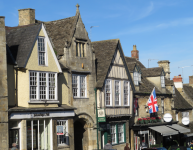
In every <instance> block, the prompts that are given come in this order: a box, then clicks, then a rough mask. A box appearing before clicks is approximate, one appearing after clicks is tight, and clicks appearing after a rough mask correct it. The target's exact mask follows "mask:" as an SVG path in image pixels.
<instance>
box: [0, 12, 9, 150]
mask: <svg viewBox="0 0 193 150" xmlns="http://www.w3.org/2000/svg"><path fill="white" fill-rule="evenodd" d="M0 68H1V71H0V149H1V150H7V149H8V147H9V146H8V143H9V141H8V133H9V132H8V92H7V60H6V38H5V21H4V17H2V16H0Z"/></svg>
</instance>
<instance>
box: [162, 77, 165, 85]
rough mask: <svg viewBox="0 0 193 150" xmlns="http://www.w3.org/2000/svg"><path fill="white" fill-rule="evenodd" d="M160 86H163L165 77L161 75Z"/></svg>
mask: <svg viewBox="0 0 193 150" xmlns="http://www.w3.org/2000/svg"><path fill="white" fill-rule="evenodd" d="M161 87H165V77H164V76H163V75H162V76H161Z"/></svg>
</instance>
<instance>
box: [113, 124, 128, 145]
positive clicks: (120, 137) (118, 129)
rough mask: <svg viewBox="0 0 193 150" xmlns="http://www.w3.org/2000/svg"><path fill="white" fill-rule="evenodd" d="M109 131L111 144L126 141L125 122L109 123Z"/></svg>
mask: <svg viewBox="0 0 193 150" xmlns="http://www.w3.org/2000/svg"><path fill="white" fill-rule="evenodd" d="M110 133H111V142H112V144H120V143H124V142H126V138H125V136H126V130H125V123H119V124H111V126H110Z"/></svg>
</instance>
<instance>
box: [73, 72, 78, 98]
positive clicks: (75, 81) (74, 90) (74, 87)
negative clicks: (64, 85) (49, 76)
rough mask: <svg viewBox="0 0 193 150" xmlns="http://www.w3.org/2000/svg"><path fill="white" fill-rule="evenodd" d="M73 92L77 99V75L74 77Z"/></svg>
mask: <svg viewBox="0 0 193 150" xmlns="http://www.w3.org/2000/svg"><path fill="white" fill-rule="evenodd" d="M72 91H73V96H74V97H77V96H78V76H76V75H73V76H72Z"/></svg>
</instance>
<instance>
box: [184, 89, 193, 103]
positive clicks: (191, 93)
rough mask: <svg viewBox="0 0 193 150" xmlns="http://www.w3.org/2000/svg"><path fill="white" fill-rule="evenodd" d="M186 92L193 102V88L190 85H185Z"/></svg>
mask: <svg viewBox="0 0 193 150" xmlns="http://www.w3.org/2000/svg"><path fill="white" fill-rule="evenodd" d="M183 89H184V92H185V93H186V94H187V95H188V97H189V98H190V99H191V100H192V101H193V88H192V86H189V85H183Z"/></svg>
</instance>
